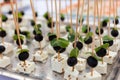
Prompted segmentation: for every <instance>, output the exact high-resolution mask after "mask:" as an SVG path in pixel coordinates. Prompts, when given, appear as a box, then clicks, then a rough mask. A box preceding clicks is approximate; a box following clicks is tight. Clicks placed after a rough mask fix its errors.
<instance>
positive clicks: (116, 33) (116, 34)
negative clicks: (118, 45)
mask: <svg viewBox="0 0 120 80" xmlns="http://www.w3.org/2000/svg"><path fill="white" fill-rule="evenodd" d="M111 35H112V36H113V37H117V36H118V35H119V32H118V30H117V28H113V29H112V31H111Z"/></svg>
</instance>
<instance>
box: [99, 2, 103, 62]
mask: <svg viewBox="0 0 120 80" xmlns="http://www.w3.org/2000/svg"><path fill="white" fill-rule="evenodd" d="M100 3H101V6H100V16H99V27H100V19H101V17H102V0H100ZM99 31H100V28H99ZM99 34H100V32H99ZM100 39H102V38H101V34H100ZM101 44H102V41H101ZM103 63H104V61H103V57H102V64H103Z"/></svg>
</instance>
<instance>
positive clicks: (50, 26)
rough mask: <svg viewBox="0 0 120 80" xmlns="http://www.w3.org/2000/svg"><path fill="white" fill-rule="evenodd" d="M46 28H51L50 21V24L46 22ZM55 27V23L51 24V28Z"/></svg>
mask: <svg viewBox="0 0 120 80" xmlns="http://www.w3.org/2000/svg"><path fill="white" fill-rule="evenodd" d="M47 26H48V27H49V28H52V21H50V22H48V23H47ZM54 26H55V23H54V22H53V27H54Z"/></svg>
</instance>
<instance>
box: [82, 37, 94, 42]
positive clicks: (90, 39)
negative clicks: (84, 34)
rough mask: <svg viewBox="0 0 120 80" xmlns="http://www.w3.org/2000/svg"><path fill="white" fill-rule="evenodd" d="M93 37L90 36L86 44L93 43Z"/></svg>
mask: <svg viewBox="0 0 120 80" xmlns="http://www.w3.org/2000/svg"><path fill="white" fill-rule="evenodd" d="M92 41H93V40H92V37H91V36H90V37H89V38H88V39H87V40H84V42H85V44H91V43H92Z"/></svg>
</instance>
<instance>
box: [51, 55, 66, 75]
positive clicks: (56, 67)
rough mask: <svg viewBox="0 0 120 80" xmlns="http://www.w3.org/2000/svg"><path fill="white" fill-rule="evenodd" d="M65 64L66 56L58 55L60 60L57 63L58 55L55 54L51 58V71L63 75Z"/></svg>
mask: <svg viewBox="0 0 120 80" xmlns="http://www.w3.org/2000/svg"><path fill="white" fill-rule="evenodd" d="M66 62H67V56H66V55H65V54H60V60H59V61H58V54H55V55H54V56H52V58H51V66H52V70H53V71H55V72H58V73H63V72H64V68H65V65H66Z"/></svg>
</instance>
